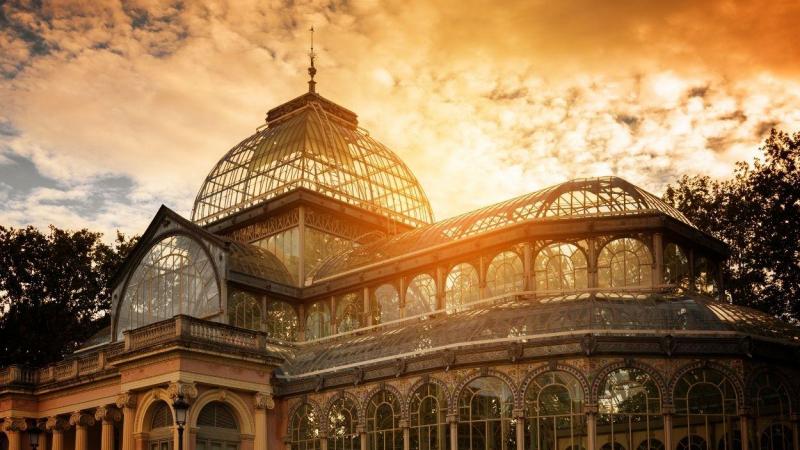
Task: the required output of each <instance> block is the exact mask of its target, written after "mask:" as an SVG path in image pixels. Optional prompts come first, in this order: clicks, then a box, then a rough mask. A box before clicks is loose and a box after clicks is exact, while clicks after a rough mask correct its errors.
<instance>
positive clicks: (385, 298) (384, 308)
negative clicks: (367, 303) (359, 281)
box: [375, 284, 400, 323]
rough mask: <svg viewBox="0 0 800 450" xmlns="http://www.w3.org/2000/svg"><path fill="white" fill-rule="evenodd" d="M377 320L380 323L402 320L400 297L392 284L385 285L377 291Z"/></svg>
mask: <svg viewBox="0 0 800 450" xmlns="http://www.w3.org/2000/svg"><path fill="white" fill-rule="evenodd" d="M375 318H376V319H377V322H378V323H385V322H389V321H392V320H397V319H399V318H400V295H398V294H397V289H395V288H394V286H392V285H391V284H384V285H381V286H379V287H378V288H377V289H375Z"/></svg>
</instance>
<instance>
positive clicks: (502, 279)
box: [486, 251, 525, 296]
mask: <svg viewBox="0 0 800 450" xmlns="http://www.w3.org/2000/svg"><path fill="white" fill-rule="evenodd" d="M524 276H525V275H524V270H523V268H522V258H520V257H519V255H518V254H517V253H516V252H512V251H507V252H502V253H500V254H498V255H497V256H495V257H494V259H492V262H491V263H489V267H488V269H487V270H486V288H487V289H488V290H489V295H490V296H496V295H503V294H507V293H510V292H519V291H521V290H522V286H523V284H524V281H525V280H524Z"/></svg>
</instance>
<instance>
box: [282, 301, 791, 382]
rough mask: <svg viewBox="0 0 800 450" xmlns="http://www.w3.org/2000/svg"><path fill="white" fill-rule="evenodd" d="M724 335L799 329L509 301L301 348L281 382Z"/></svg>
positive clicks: (614, 304)
mask: <svg viewBox="0 0 800 450" xmlns="http://www.w3.org/2000/svg"><path fill="white" fill-rule="evenodd" d="M586 333H595V334H599V335H602V334H609V335H619V334H623V335H634V334H636V335H644V336H654V337H661V336H664V335H667V334H671V335H674V336H731V335H740V336H741V335H747V336H758V337H763V338H767V339H774V340H779V341H783V342H791V343H798V342H800V329H798V328H797V327H794V326H792V325H790V324H788V323H786V322H783V321H781V320H779V319H777V318H775V317H772V316H770V315H768V314H765V313H763V312H760V311H757V310H754V309H750V308H746V307H743V306H738V305H733V304H730V303H723V302H719V301H716V300H712V299H710V298H707V297H703V296H698V295H682V294H673V293H641V294H637V293H630V292H621V293H613V292H606V293H585V294H575V295H569V296H561V297H544V298H531V297H521V298H518V297H517V296H513V295H512V296H509V297H507V298H506V299H503V300H498V301H487V302H481V303H480V304H476V305H475V306H474V307H471V308H468V309H465V310H462V311H459V312H455V313H449V314H445V313H444V312H440V313H439V314H436V315H434V316H433V317H427V316H422V317H418V318H413V319H408V320H403V321H399V322H394V323H392V324H387V325H385V326H381V327H379V328H377V329H375V330H374V331H373V332H370V333H352V334H344V335H342V336H339V337H332V338H329V339H326V340H325V341H323V342H324V345H320V343H316V344H315V343H314V342H313V341H311V342H309V343H308V344H302V345H301V346H300V347H299V349H298V350H297V352H296V353H295V355H294V357H293V358H291V359H289V360H288V361H287V363H286V364H285V366H284V367H283V370H284V374H285V375H286V376H289V377H294V376H304V375H308V374H313V373H321V372H333V371H336V370H341V369H343V368H347V367H353V366H363V364H364V362H366V361H372V360H376V359H383V360H389V361H392V360H394V359H396V358H400V357H409V356H417V355H422V354H426V353H429V352H433V351H436V350H438V349H442V348H448V347H449V348H452V347H459V348H460V347H464V346H467V345H483V344H489V343H492V342H504V341H509V340H512V341H522V340H524V341H528V342H530V341H533V340H536V339H538V338H541V339H547V338H552V337H554V336H558V335H568V334H571V335H576V334H577V335H583V334H586Z"/></svg>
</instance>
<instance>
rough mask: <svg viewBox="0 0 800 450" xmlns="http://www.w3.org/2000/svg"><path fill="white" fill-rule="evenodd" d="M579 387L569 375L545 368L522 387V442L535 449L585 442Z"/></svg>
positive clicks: (554, 448) (552, 449) (581, 389)
mask: <svg viewBox="0 0 800 450" xmlns="http://www.w3.org/2000/svg"><path fill="white" fill-rule="evenodd" d="M585 417H586V416H585V415H584V413H583V388H582V387H581V384H580V382H579V381H578V380H577V379H576V378H575V377H574V376H572V375H570V374H568V373H566V372H562V371H550V372H545V373H543V374H541V375H539V376H537V377H536V378H534V379H533V380H531V382H530V384H529V385H528V388H527V390H526V391H525V422H526V427H525V444H526V448H530V449H536V450H558V449H560V448H565V447H567V446H571V447H572V448H579V447H584V446H585V445H586V419H585Z"/></svg>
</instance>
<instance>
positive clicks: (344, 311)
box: [336, 293, 364, 333]
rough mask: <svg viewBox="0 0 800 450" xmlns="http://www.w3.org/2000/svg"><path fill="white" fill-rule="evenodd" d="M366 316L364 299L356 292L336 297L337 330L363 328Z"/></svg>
mask: <svg viewBox="0 0 800 450" xmlns="http://www.w3.org/2000/svg"><path fill="white" fill-rule="evenodd" d="M363 317H364V301H363V300H362V299H361V295H359V294H356V293H350V294H344V295H340V296H338V297H336V324H337V328H336V332H337V333H344V332H347V331H353V330H356V329H358V328H361V327H362V326H364V325H363V323H362V320H363Z"/></svg>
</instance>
